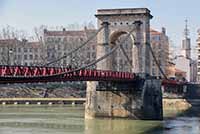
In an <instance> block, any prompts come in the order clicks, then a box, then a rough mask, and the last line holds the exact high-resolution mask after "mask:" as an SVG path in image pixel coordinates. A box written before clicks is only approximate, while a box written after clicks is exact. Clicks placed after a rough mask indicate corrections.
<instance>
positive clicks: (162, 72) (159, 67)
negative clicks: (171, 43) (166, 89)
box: [147, 43, 168, 80]
mask: <svg viewBox="0 0 200 134" xmlns="http://www.w3.org/2000/svg"><path fill="white" fill-rule="evenodd" d="M147 46H149V49H150V51H151V54H152V56H153V59H154V61H155V63H156V65H157V67H158V69H159V71H160V72H161V74H162V75H163V76H164V78H165V79H166V80H168V78H167V76H166V74H165V73H164V71H163V70H162V68H161V66H160V64H159V63H158V60H157V59H156V56H155V54H154V52H153V50H152V47H151V44H149V43H147Z"/></svg>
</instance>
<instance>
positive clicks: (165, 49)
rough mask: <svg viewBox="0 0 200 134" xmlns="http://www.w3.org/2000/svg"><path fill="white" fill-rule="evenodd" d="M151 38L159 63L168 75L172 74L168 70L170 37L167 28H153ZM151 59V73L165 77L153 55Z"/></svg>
mask: <svg viewBox="0 0 200 134" xmlns="http://www.w3.org/2000/svg"><path fill="white" fill-rule="evenodd" d="M150 39H151V47H152V50H153V52H154V55H155V57H156V59H157V61H158V64H159V65H160V67H161V69H162V70H163V72H164V73H165V74H166V76H169V75H170V74H168V73H169V72H168V71H167V70H168V67H169V39H168V36H167V35H166V29H165V28H162V30H161V32H159V31H157V30H154V29H151V30H150ZM151 59H152V61H151V75H152V76H161V77H163V75H162V74H161V72H160V70H159V68H158V66H157V64H156V62H155V61H154V59H153V57H151Z"/></svg>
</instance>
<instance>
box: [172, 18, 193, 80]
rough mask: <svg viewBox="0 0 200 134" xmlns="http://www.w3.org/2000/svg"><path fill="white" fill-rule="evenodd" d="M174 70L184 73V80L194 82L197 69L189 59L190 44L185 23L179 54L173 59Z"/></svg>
mask: <svg viewBox="0 0 200 134" xmlns="http://www.w3.org/2000/svg"><path fill="white" fill-rule="evenodd" d="M174 62H175V64H176V68H177V69H180V70H182V71H184V72H186V80H187V81H189V82H196V76H197V69H196V61H194V60H192V59H191V42H190V38H189V29H188V26H187V21H186V25H185V30H184V39H183V41H182V47H181V54H180V55H177V56H176V57H175V59H174Z"/></svg>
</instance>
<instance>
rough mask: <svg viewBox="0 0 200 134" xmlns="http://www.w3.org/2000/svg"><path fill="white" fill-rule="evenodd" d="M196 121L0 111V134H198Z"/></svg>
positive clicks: (45, 109)
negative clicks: (92, 118) (100, 117)
mask: <svg viewBox="0 0 200 134" xmlns="http://www.w3.org/2000/svg"><path fill="white" fill-rule="evenodd" d="M199 121H200V119H199V118H198V117H177V118H174V119H167V120H165V121H139V120H138V121H135V120H125V119H113V120H111V119H95V120H85V119H84V108H83V107H79V106H77V107H70V106H31V105H30V106H1V107H0V134H199V133H200V128H199V126H200V125H199Z"/></svg>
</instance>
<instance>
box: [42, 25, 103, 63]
mask: <svg viewBox="0 0 200 134" xmlns="http://www.w3.org/2000/svg"><path fill="white" fill-rule="evenodd" d="M103 28H104V27H103V26H102V27H100V28H99V29H98V31H97V32H96V33H95V34H93V36H91V37H90V38H88V40H86V41H85V42H84V43H83V44H82V45H80V46H78V47H77V48H75V49H73V50H71V51H70V52H69V53H67V54H65V55H64V56H62V57H60V58H58V59H56V60H53V61H51V62H49V63H47V64H44V66H48V65H51V64H53V63H56V62H58V61H60V60H62V59H64V58H66V57H68V56H69V55H71V54H72V53H74V52H76V51H78V50H79V49H80V48H82V47H84V46H85V45H87V43H88V42H90V41H91V40H92V39H93V38H94V37H96V36H97V34H98V33H99V32H100V31H101V30H102V29H103Z"/></svg>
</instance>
